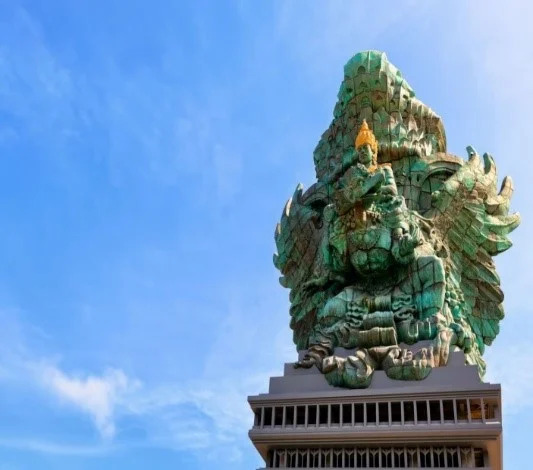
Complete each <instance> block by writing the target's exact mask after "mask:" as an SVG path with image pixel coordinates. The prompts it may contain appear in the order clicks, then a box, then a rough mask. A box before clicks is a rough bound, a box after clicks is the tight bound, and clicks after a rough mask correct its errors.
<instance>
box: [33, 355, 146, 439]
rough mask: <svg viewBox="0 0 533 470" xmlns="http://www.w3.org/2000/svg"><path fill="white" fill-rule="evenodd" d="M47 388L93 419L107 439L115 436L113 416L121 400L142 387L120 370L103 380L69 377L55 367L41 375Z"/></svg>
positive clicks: (48, 366) (49, 368)
mask: <svg viewBox="0 0 533 470" xmlns="http://www.w3.org/2000/svg"><path fill="white" fill-rule="evenodd" d="M40 375H41V379H42V381H43V383H44V384H45V386H46V387H48V389H49V390H51V391H52V392H53V393H55V394H56V395H57V396H58V397H59V398H60V399H62V400H64V401H66V402H68V403H71V404H73V405H75V406H77V407H79V408H80V409H81V410H83V411H84V412H85V413H87V414H89V416H90V417H91V418H92V419H93V421H94V423H95V425H96V427H97V429H98V431H99V432H100V434H101V435H102V437H104V438H112V437H113V436H114V435H115V423H114V419H113V418H114V412H115V406H116V405H117V403H118V402H119V400H120V398H121V397H122V396H123V395H124V394H125V393H127V392H131V391H132V389H134V388H136V387H137V386H138V385H139V384H138V382H136V381H132V380H131V379H129V378H128V377H127V376H126V374H124V372H122V371H121V370H115V369H109V370H108V371H106V372H105V373H104V374H103V375H102V376H100V377H97V376H92V375H86V376H84V377H83V376H69V375H67V374H65V373H64V372H63V371H61V370H60V369H58V368H57V367H55V366H50V365H44V366H43V367H42V369H41V371H40Z"/></svg>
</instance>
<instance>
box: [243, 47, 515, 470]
mask: <svg viewBox="0 0 533 470" xmlns="http://www.w3.org/2000/svg"><path fill="white" fill-rule="evenodd" d="M467 152H468V159H467V160H466V161H465V160H463V159H461V158H459V157H457V156H455V155H451V154H449V153H447V152H446V137H445V133H444V126H443V124H442V121H441V119H440V117H439V116H438V115H437V114H436V113H435V112H434V111H432V110H431V109H430V108H429V107H427V106H426V105H425V104H424V103H422V102H421V101H419V100H418V99H417V98H415V94H414V92H413V90H412V89H411V87H410V86H409V85H408V84H407V82H406V81H405V80H404V79H403V77H402V75H401V73H400V72H399V70H398V69H396V68H395V67H394V66H393V65H392V64H390V63H389V61H388V60H387V58H386V56H385V54H383V53H381V52H377V51H366V52H362V53H359V54H357V55H355V56H354V57H353V58H352V59H351V60H350V61H349V62H348V63H347V64H346V66H345V69H344V80H343V82H342V84H341V88H340V91H339V95H338V102H337V104H336V105H335V109H334V119H333V121H332V123H331V125H330V127H329V128H328V129H327V130H326V131H325V132H324V134H323V135H322V137H321V139H320V141H319V143H318V146H317V147H316V149H315V152H314V163H315V169H316V175H317V181H316V183H314V184H313V185H312V186H311V187H310V188H309V189H308V190H307V191H305V192H304V190H303V187H302V186H301V185H299V186H298V187H297V188H296V191H295V193H294V195H293V197H292V198H291V199H289V201H288V202H287V204H286V206H285V208H284V210H283V213H282V217H281V220H280V222H279V224H278V225H277V227H276V232H275V239H276V246H277V249H278V253H277V254H276V255H275V256H274V264H275V265H276V267H277V268H278V269H279V270H280V272H281V274H282V277H281V278H280V282H281V284H282V285H283V286H284V287H287V288H289V289H290V301H291V308H290V316H291V322H290V326H291V328H292V330H293V333H294V334H293V338H294V343H295V345H296V349H297V350H298V352H299V357H298V360H297V362H295V363H294V364H286V365H285V372H284V375H283V377H272V378H271V380H270V387H269V392H268V393H266V394H261V395H257V396H252V397H249V403H250V406H251V408H252V410H253V413H254V416H255V419H254V425H253V428H252V429H251V430H250V438H251V440H252V442H253V443H254V445H255V446H256V448H257V450H258V451H259V452H260V454H261V456H262V457H263V459H264V461H265V468H301V469H303V468H305V469H311V468H323V469H326V468H327V469H330V468H404V469H414V468H448V469H454V468H485V469H493V470H495V469H501V468H502V448H501V435H502V424H501V393H500V386H499V385H494V384H488V383H484V382H483V380H482V378H483V375H484V372H485V362H484V360H483V352H484V350H485V347H486V346H487V345H490V344H491V343H492V341H493V340H494V339H495V338H496V336H497V334H498V331H499V322H500V320H501V319H502V318H503V315H504V311H503V305H502V302H503V292H502V290H501V288H500V280H499V277H498V275H497V273H496V270H495V266H494V262H493V260H492V257H493V256H495V255H497V254H499V253H501V252H503V251H505V250H506V249H507V248H509V247H510V246H511V242H510V240H509V239H508V234H509V233H510V232H511V231H512V230H513V229H514V228H516V227H517V226H518V224H519V222H520V218H519V215H518V214H512V213H511V214H510V213H509V206H510V198H511V195H512V192H513V185H512V181H511V179H510V178H507V177H506V178H504V180H503V183H502V186H501V189H500V190H499V191H498V189H497V175H496V166H495V163H494V160H493V158H492V157H491V156H490V155H488V154H484V155H483V157H480V156H479V155H478V154H477V152H476V151H475V150H474V149H473V148H472V147H470V146H469V147H467Z"/></svg>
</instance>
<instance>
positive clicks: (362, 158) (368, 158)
mask: <svg viewBox="0 0 533 470" xmlns="http://www.w3.org/2000/svg"><path fill="white" fill-rule="evenodd" d="M357 153H358V158H359V163H362V164H363V165H365V166H369V165H371V164H372V147H370V144H365V145H361V147H359V148H358V149H357Z"/></svg>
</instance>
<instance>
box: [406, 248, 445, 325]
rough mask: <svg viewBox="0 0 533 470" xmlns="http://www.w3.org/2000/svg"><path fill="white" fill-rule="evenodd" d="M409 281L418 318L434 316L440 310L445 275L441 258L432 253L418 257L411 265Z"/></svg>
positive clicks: (442, 300) (442, 302)
mask: <svg viewBox="0 0 533 470" xmlns="http://www.w3.org/2000/svg"><path fill="white" fill-rule="evenodd" d="M410 274H411V276H410V278H411V282H412V283H413V284H412V286H413V290H414V293H415V298H416V299H417V304H418V307H419V314H420V319H421V320H425V319H429V318H432V317H434V316H435V315H437V314H439V313H440V312H441V311H442V308H443V305H444V294H445V289H446V275H445V272H444V266H443V264H442V260H441V259H440V258H438V257H436V256H434V255H430V256H420V257H418V258H417V259H416V260H415V261H414V263H413V265H412V267H411V273H410Z"/></svg>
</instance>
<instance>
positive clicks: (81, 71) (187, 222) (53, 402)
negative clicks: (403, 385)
mask: <svg viewBox="0 0 533 470" xmlns="http://www.w3.org/2000/svg"><path fill="white" fill-rule="evenodd" d="M0 5H1V8H0V163H1V168H0V260H1V263H0V325H1V327H0V469H1V470H8V469H9V470H27V469H32V470H33V469H39V470H45V469H53V470H56V469H57V470H63V469H68V470H75V469H83V470H86V469H87V470H89V469H90V470H93V469H98V470H107V469H128V470H135V469H143V470H144V469H147V468H150V469H158V470H170V469H173V470H174V469H178V468H179V469H191V470H196V469H214V468H217V469H232V470H240V469H243V470H244V469H252V468H257V467H258V466H260V463H261V462H260V459H259V457H258V455H257V454H256V452H255V450H254V449H253V448H252V446H251V444H250V443H249V440H248V437H247V430H248V428H249V427H250V425H251V418H252V416H251V413H250V410H249V408H248V405H247V402H246V396H247V395H251V394H255V393H258V392H264V391H266V390H267V386H268V377H269V376H270V375H273V374H280V373H281V371H282V365H283V362H285V361H291V360H294V359H295V357H296V355H295V352H294V347H293V346H292V342H291V334H290V330H289V328H288V319H289V317H288V292H287V291H286V290H285V289H283V288H282V287H281V286H279V284H278V273H277V272H276V270H275V268H274V267H273V265H272V253H273V251H274V241H273V233H274V226H275V223H276V221H277V220H278V218H279V216H280V214H281V210H282V207H283V205H284V203H285V201H286V199H287V198H288V197H289V196H290V195H291V194H292V192H293V190H294V188H295V186H296V184H297V183H298V182H302V183H303V184H304V185H305V186H309V185H310V184H312V183H313V181H314V169H313V160H312V152H313V149H314V147H315V145H316V144H317V142H318V139H319V137H320V135H321V133H322V132H323V131H324V130H325V129H326V128H327V127H328V125H329V122H330V120H331V118H332V111H333V106H334V104H335V101H336V93H337V91H338V87H339V85H340V82H341V80H342V76H343V65H344V63H345V62H346V61H347V60H348V59H349V58H350V57H351V56H352V55H353V54H355V53H356V52H358V51H361V50H365V49H378V50H382V51H385V52H386V53H387V55H388V57H389V59H390V60H391V61H392V63H394V64H395V65H396V66H397V67H398V68H399V69H400V70H401V71H402V73H403V75H404V77H405V78H406V79H407V80H408V82H409V83H410V84H411V86H412V87H413V88H414V90H415V92H416V93H417V96H418V97H419V98H420V99H421V100H422V101H424V102H425V103H427V104H428V105H429V106H431V107H432V108H433V109H434V110H435V111H436V112H437V113H439V114H440V115H441V116H442V118H443V120H444V124H445V127H446V132H447V137H448V150H449V151H450V152H451V153H454V154H457V155H460V156H465V155H466V152H465V147H466V146H467V145H469V144H470V145H473V146H474V147H475V148H476V149H477V150H478V151H479V152H480V153H482V152H486V151H488V152H491V153H492V154H493V155H494V158H495V160H496V163H497V165H498V170H499V174H500V178H502V177H503V176H504V175H505V174H510V175H512V176H513V178H514V181H515V188H516V193H515V197H514V200H513V209H514V210H518V211H520V212H521V214H522V217H523V223H522V225H521V227H519V228H518V229H517V230H516V232H515V233H514V234H513V235H512V238H513V241H514V242H515V246H514V247H513V249H511V250H510V251H509V252H507V253H505V254H503V255H501V256H500V257H499V258H498V260H497V265H498V269H499V273H500V275H501V278H502V285H503V289H504V291H505V293H506V303H505V305H506V312H507V317H506V319H505V321H504V322H503V324H502V329H501V334H500V336H499V337H498V339H497V340H496V342H495V344H494V345H493V346H492V347H491V348H489V351H488V352H487V354H486V358H487V361H488V365H489V368H488V371H489V372H488V376H487V380H490V381H498V382H501V383H502V386H503V396H504V449H505V468H509V469H511V468H526V467H527V466H528V464H529V462H530V455H531V452H530V431H529V430H530V423H531V422H533V400H532V399H531V397H532V396H533V371H532V370H533V369H532V368H531V367H529V366H528V362H527V361H528V357H529V356H530V355H531V350H530V347H531V346H530V345H531V339H530V338H529V333H528V332H529V331H533V320H532V317H531V316H530V315H531V313H532V307H531V306H529V304H528V299H529V297H528V295H529V294H530V293H531V292H533V282H532V277H531V275H530V274H529V271H528V269H531V267H532V266H533V250H531V245H530V244H529V243H530V242H531V233H532V232H531V229H532V224H533V208H532V207H531V202H530V200H531V196H532V192H531V191H532V189H531V188H532V181H533V180H532V177H531V171H532V170H533V163H532V161H533V157H532V155H531V150H530V142H531V129H530V126H531V122H532V121H531V110H532V109H533V92H532V90H533V86H532V85H531V77H533V48H532V46H531V44H532V43H533V32H532V31H533V29H532V27H531V18H532V17H533V3H531V2H527V1H523V2H513V1H510V2H501V1H499V2H496V1H486V0H484V1H481V0H479V1H468V2H466V1H459V0H456V1H440V2H437V1H431V0H418V1H417V0H412V1H404V2H402V1H382V2H380V3H379V6H377V5H376V4H375V3H374V2H371V1H365V2H363V1H353V0H352V1H329V2H326V1H313V2H311V1H303V0H302V1H284V2H282V1H268V2H267V1H263V2H258V1H251V0H250V1H231V2H230V1H218V0H217V1H215V0H213V1H211V2H205V1H190V2H183V1H180V2H176V1H170V0H168V1H162V0H161V1H152V2H147V1H144V2H142V1H133V0H131V1H127V2H126V1H124V0H123V1H109V0H106V1H103V0H92V1H76V2H72V1H69V0H54V1H37V0H34V1H17V0H13V1H1V2H0ZM526 462H527V463H526Z"/></svg>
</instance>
